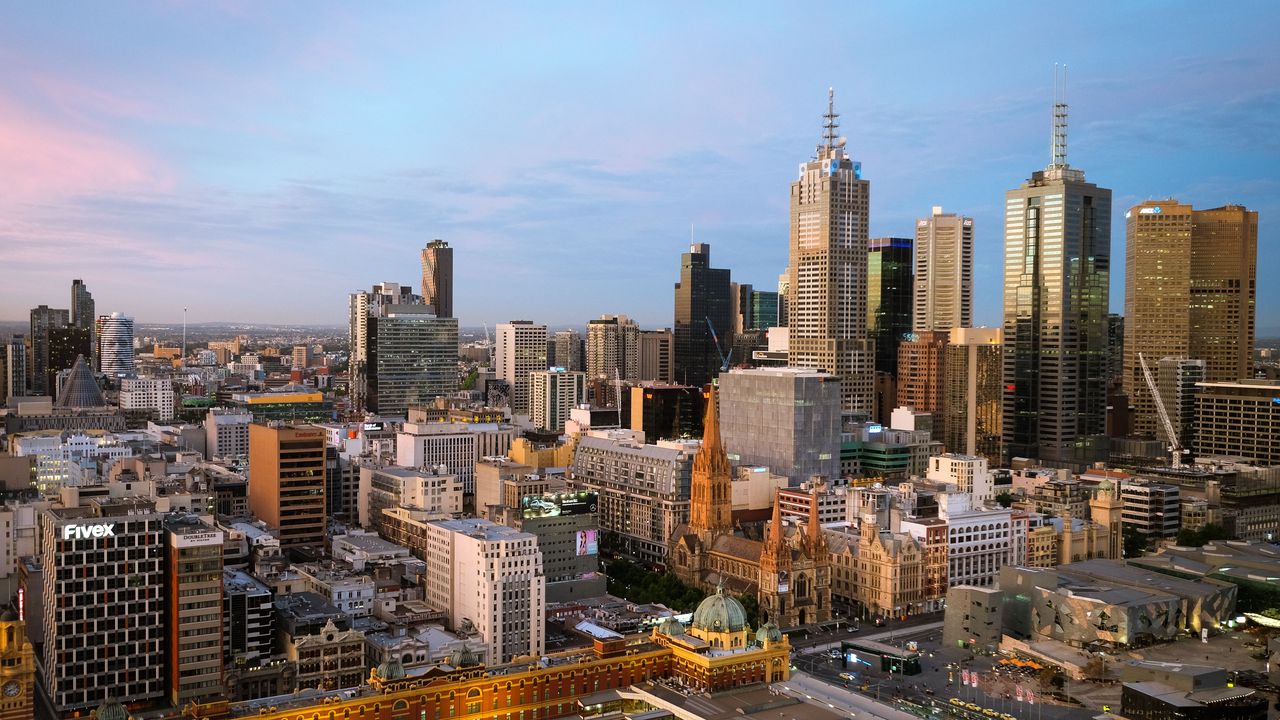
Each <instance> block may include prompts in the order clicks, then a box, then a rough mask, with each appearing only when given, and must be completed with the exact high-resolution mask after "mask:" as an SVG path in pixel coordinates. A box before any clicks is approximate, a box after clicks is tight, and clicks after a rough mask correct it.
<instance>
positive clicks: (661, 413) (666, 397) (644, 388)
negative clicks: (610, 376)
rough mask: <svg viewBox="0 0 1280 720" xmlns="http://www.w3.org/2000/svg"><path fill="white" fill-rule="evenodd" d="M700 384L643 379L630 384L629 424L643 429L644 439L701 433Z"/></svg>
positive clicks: (659, 438)
mask: <svg viewBox="0 0 1280 720" xmlns="http://www.w3.org/2000/svg"><path fill="white" fill-rule="evenodd" d="M702 402H703V398H702V388H700V387H693V386H690V385H668V384H667V383H642V384H641V385H638V386H635V387H633V388H631V413H630V415H629V418H630V421H631V422H630V427H631V429H632V430H643V431H644V438H645V442H647V443H651V444H652V443H655V442H657V441H659V440H671V439H673V438H680V437H692V438H699V437H702V416H703V410H702Z"/></svg>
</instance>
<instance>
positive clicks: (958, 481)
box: [928, 453, 996, 507]
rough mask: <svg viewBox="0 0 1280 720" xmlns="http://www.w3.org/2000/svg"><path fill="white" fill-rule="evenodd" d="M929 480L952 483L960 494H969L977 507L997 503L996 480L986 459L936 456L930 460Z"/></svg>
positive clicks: (964, 456)
mask: <svg viewBox="0 0 1280 720" xmlns="http://www.w3.org/2000/svg"><path fill="white" fill-rule="evenodd" d="M928 478H929V479H930V480H932V481H934V482H939V483H950V484H952V485H955V486H956V489H958V490H959V491H960V492H963V493H969V494H970V495H972V496H973V505H974V506H975V507H980V506H982V505H988V504H991V503H992V502H994V501H995V494H996V491H995V479H994V478H993V477H992V475H991V470H990V469H989V468H988V467H987V459H986V458H985V457H977V456H974V455H958V454H955V453H946V454H945V455H935V456H933V457H931V458H929V472H928Z"/></svg>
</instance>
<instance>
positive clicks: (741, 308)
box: [729, 282, 754, 336]
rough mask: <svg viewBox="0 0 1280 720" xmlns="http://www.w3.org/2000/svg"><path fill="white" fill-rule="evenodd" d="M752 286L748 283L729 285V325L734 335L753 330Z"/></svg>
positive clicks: (732, 283)
mask: <svg viewBox="0 0 1280 720" xmlns="http://www.w3.org/2000/svg"><path fill="white" fill-rule="evenodd" d="M753 323H754V320H753V319H752V317H751V286H750V285H748V284H746V283H736V282H731V283H729V324H730V325H731V326H732V328H731V330H732V332H733V334H734V335H735V336H736V335H741V334H742V333H744V332H746V331H747V330H750V329H751V326H752V324H753Z"/></svg>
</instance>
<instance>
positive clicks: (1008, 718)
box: [1000, 713, 1018, 720]
mask: <svg viewBox="0 0 1280 720" xmlns="http://www.w3.org/2000/svg"><path fill="white" fill-rule="evenodd" d="M1000 720H1018V718H1016V717H1014V716H1012V715H1010V714H1009V713H1000Z"/></svg>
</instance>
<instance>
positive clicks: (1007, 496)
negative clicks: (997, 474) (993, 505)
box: [996, 491, 1013, 508]
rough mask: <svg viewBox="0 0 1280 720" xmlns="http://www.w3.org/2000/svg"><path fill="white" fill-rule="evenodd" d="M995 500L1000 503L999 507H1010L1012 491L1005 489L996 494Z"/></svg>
mask: <svg viewBox="0 0 1280 720" xmlns="http://www.w3.org/2000/svg"><path fill="white" fill-rule="evenodd" d="M996 502H998V503H1000V507H1006V508H1007V507H1010V506H1011V505H1013V493H1011V492H1008V491H1005V492H1002V493H1000V494H999V495H996Z"/></svg>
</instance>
